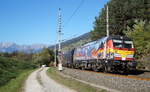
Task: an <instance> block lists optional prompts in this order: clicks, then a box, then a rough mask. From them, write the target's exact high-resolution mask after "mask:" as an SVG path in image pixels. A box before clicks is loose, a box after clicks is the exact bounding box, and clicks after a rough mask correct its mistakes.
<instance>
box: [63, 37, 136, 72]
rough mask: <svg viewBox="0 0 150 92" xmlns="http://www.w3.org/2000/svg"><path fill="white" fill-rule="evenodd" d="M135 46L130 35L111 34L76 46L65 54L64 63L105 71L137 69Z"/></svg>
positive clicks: (73, 66)
mask: <svg viewBox="0 0 150 92" xmlns="http://www.w3.org/2000/svg"><path fill="white" fill-rule="evenodd" d="M134 54H135V48H134V45H133V41H132V40H131V39H129V38H128V37H123V36H109V37H103V38H101V39H99V40H96V41H93V42H90V43H87V44H84V45H83V46H80V47H76V48H74V49H72V50H70V51H67V52H65V53H64V54H63V65H64V66H66V67H70V68H80V69H92V70H94V71H104V72H127V71H129V70H132V69H136V66H137V62H136V61H135V57H134Z"/></svg>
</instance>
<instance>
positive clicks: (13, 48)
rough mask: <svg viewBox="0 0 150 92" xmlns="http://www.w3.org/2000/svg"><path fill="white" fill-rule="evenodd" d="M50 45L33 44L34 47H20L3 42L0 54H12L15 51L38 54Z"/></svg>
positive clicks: (0, 46) (0, 44)
mask: <svg viewBox="0 0 150 92" xmlns="http://www.w3.org/2000/svg"><path fill="white" fill-rule="evenodd" d="M47 47H48V45H44V44H33V45H18V44H16V43H12V42H1V43H0V52H8V53H12V52H15V51H19V52H25V53H36V52H39V51H41V50H42V49H43V48H47Z"/></svg>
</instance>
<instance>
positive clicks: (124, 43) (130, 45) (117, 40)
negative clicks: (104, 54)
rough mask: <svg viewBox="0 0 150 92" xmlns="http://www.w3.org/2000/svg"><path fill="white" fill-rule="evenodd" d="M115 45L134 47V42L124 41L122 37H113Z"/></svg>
mask: <svg viewBox="0 0 150 92" xmlns="http://www.w3.org/2000/svg"><path fill="white" fill-rule="evenodd" d="M113 46H114V47H116V48H133V42H132V41H123V40H121V39H113Z"/></svg>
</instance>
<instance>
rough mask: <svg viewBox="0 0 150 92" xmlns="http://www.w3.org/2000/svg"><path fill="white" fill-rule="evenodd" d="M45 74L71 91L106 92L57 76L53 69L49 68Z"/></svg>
mask: <svg viewBox="0 0 150 92" xmlns="http://www.w3.org/2000/svg"><path fill="white" fill-rule="evenodd" d="M47 74H48V76H49V77H50V78H52V79H54V80H55V81H57V82H59V83H60V84H63V85H65V86H68V87H69V88H71V89H74V90H76V91H77V92H106V91H105V90H101V89H97V88H94V87H91V86H90V85H87V84H84V83H81V82H79V81H76V80H74V79H71V78H66V77H63V76H61V75H60V74H58V72H57V71H56V69H55V68H49V69H48V71H47Z"/></svg>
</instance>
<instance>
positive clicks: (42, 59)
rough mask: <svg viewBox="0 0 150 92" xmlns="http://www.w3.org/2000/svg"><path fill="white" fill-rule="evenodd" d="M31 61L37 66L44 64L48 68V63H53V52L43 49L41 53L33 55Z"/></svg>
mask: <svg viewBox="0 0 150 92" xmlns="http://www.w3.org/2000/svg"><path fill="white" fill-rule="evenodd" d="M33 60H34V62H35V63H38V64H39V65H43V64H46V65H47V66H48V65H49V64H50V62H52V61H54V52H53V51H52V50H50V49H48V48H45V49H43V51H42V52H40V53H37V54H35V55H34V56H33Z"/></svg>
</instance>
